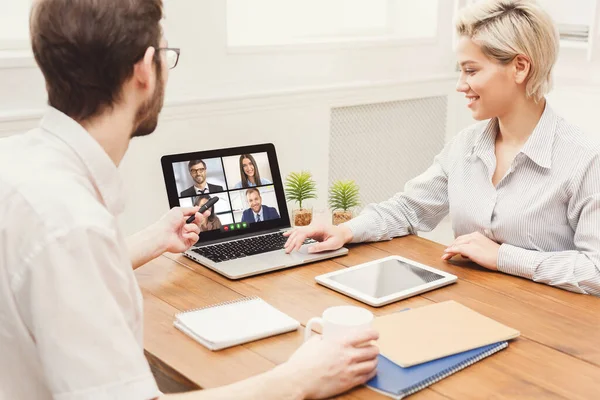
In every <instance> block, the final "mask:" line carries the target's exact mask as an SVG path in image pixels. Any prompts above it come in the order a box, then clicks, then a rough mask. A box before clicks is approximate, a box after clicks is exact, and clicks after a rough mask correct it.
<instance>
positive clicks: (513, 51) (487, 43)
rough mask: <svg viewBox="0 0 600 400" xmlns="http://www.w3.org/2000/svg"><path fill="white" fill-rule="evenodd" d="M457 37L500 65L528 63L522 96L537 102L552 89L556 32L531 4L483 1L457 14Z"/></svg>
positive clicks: (525, 0)
mask: <svg viewBox="0 0 600 400" xmlns="http://www.w3.org/2000/svg"><path fill="white" fill-rule="evenodd" d="M455 27H456V32H457V33H458V35H459V36H466V37H469V38H470V39H471V40H473V41H474V42H475V43H477V44H478V45H479V46H480V47H481V49H482V51H483V53H484V54H485V55H486V56H488V57H490V58H492V59H494V60H497V61H498V62H500V63H502V64H508V63H509V62H510V61H512V60H513V59H514V58H515V57H516V56H517V55H519V54H520V55H524V56H526V57H527V58H528V59H529V60H530V62H531V70H530V72H529V77H528V80H527V86H526V94H527V96H528V97H534V99H535V100H536V101H538V100H541V99H542V98H543V97H544V95H545V94H546V93H548V92H549V91H550V89H552V67H554V63H555V62H556V58H557V56H558V46H559V36H558V30H557V29H556V26H555V25H554V22H553V21H552V18H550V15H548V13H547V12H546V11H544V10H543V9H542V8H541V7H540V6H539V5H538V4H537V3H536V2H535V1H533V0H487V1H483V2H478V3H476V4H473V5H471V6H470V7H467V8H465V9H463V10H462V11H461V13H460V14H459V16H458V18H457V20H456V23H455Z"/></svg>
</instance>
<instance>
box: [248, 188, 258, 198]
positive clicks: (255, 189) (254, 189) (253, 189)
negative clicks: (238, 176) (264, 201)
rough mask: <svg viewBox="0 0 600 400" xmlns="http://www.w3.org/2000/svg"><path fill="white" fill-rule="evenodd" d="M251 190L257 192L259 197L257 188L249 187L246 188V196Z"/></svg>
mask: <svg viewBox="0 0 600 400" xmlns="http://www.w3.org/2000/svg"><path fill="white" fill-rule="evenodd" d="M252 192H256V193H258V196H259V197H260V191H259V190H258V189H257V188H250V189H248V190H246V197H248V195H249V194H250V193H252Z"/></svg>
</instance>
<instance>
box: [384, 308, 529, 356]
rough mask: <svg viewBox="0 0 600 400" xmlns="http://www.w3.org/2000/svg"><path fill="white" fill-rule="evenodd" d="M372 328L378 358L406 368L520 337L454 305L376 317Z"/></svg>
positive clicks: (506, 328) (479, 315)
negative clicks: (386, 359)
mask: <svg viewBox="0 0 600 400" xmlns="http://www.w3.org/2000/svg"><path fill="white" fill-rule="evenodd" d="M373 327H374V328H375V329H376V330H378V331H379V340H378V342H377V343H378V345H379V349H380V351H381V354H383V355H384V356H385V357H387V358H388V359H390V360H391V361H393V362H395V363H396V364H398V365H400V366H401V367H405V368H406V367H410V366H413V365H417V364H421V363H424V362H427V361H431V360H436V359H438V358H441V357H446V356H449V355H452V354H456V353H460V352H463V351H467V350H472V349H475V348H477V347H482V346H486V345H488V344H492V343H497V342H502V341H505V340H510V339H514V338H516V337H517V336H519V334H520V333H519V331H517V330H515V329H512V328H509V327H508V326H506V325H503V324H501V323H499V322H496V321H494V320H493V319H491V318H488V317H486V316H484V315H481V314H479V313H477V312H475V311H473V310H471V309H470V308H468V307H465V306H463V305H462V304H460V303H457V302H455V301H445V302H443V303H436V304H432V305H429V306H424V307H419V308H414V309H411V310H408V311H403V312H398V313H394V314H389V315H384V316H381V317H377V318H375V320H374V321H373Z"/></svg>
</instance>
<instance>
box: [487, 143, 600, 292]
mask: <svg viewBox="0 0 600 400" xmlns="http://www.w3.org/2000/svg"><path fill="white" fill-rule="evenodd" d="M570 192H571V193H570V199H569V204H568V207H567V213H568V215H567V217H568V220H569V223H570V224H571V226H572V227H573V230H574V232H575V233H574V237H573V242H574V244H575V249H574V250H568V251H556V252H540V251H536V250H528V249H522V248H519V247H516V246H512V245H509V244H502V245H501V246H500V250H499V252H498V270H500V271H502V272H506V273H508V274H512V275H517V276H521V277H524V278H528V279H532V280H534V281H536V282H541V283H545V284H548V285H552V286H557V287H560V288H562V289H566V290H570V291H572V292H577V293H587V294H593V295H596V296H600V157H598V155H597V154H595V155H594V156H593V157H591V159H589V161H587V162H582V163H581V167H580V168H578V172H577V173H576V174H575V176H574V178H573V180H572V182H571V185H570Z"/></svg>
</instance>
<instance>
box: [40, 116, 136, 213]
mask: <svg viewBox="0 0 600 400" xmlns="http://www.w3.org/2000/svg"><path fill="white" fill-rule="evenodd" d="M40 128H41V129H43V130H45V131H47V132H49V133H51V134H52V135H54V136H56V137H57V138H59V139H60V140H62V141H63V142H64V143H65V144H67V145H68V146H69V147H70V148H71V150H73V152H75V154H76V155H77V156H78V157H79V159H80V160H81V161H82V163H83V164H84V165H85V167H86V169H87V172H88V176H89V178H90V180H91V182H92V183H93V184H94V186H95V187H96V189H97V191H98V193H99V194H100V197H101V199H102V201H103V203H104V205H105V206H106V208H107V209H108V211H109V212H110V213H111V214H113V215H115V216H116V215H118V214H120V213H121V212H123V210H124V209H125V199H124V197H125V196H124V191H123V182H122V180H121V177H120V176H119V171H118V169H117V166H116V165H115V164H114V163H113V162H112V160H111V159H110V157H109V156H108V154H107V153H106V151H104V149H103V148H102V146H100V144H99V143H98V142H97V141H96V140H94V138H92V136H91V135H90V134H89V132H88V131H86V130H85V129H84V128H83V127H82V126H81V125H79V124H78V123H77V122H76V121H75V120H73V119H71V118H70V117H68V116H67V115H65V114H63V113H62V112H60V111H58V110H57V109H55V108H53V107H49V108H48V109H47V111H46V113H45V114H44V117H43V118H42V121H41V123H40Z"/></svg>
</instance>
